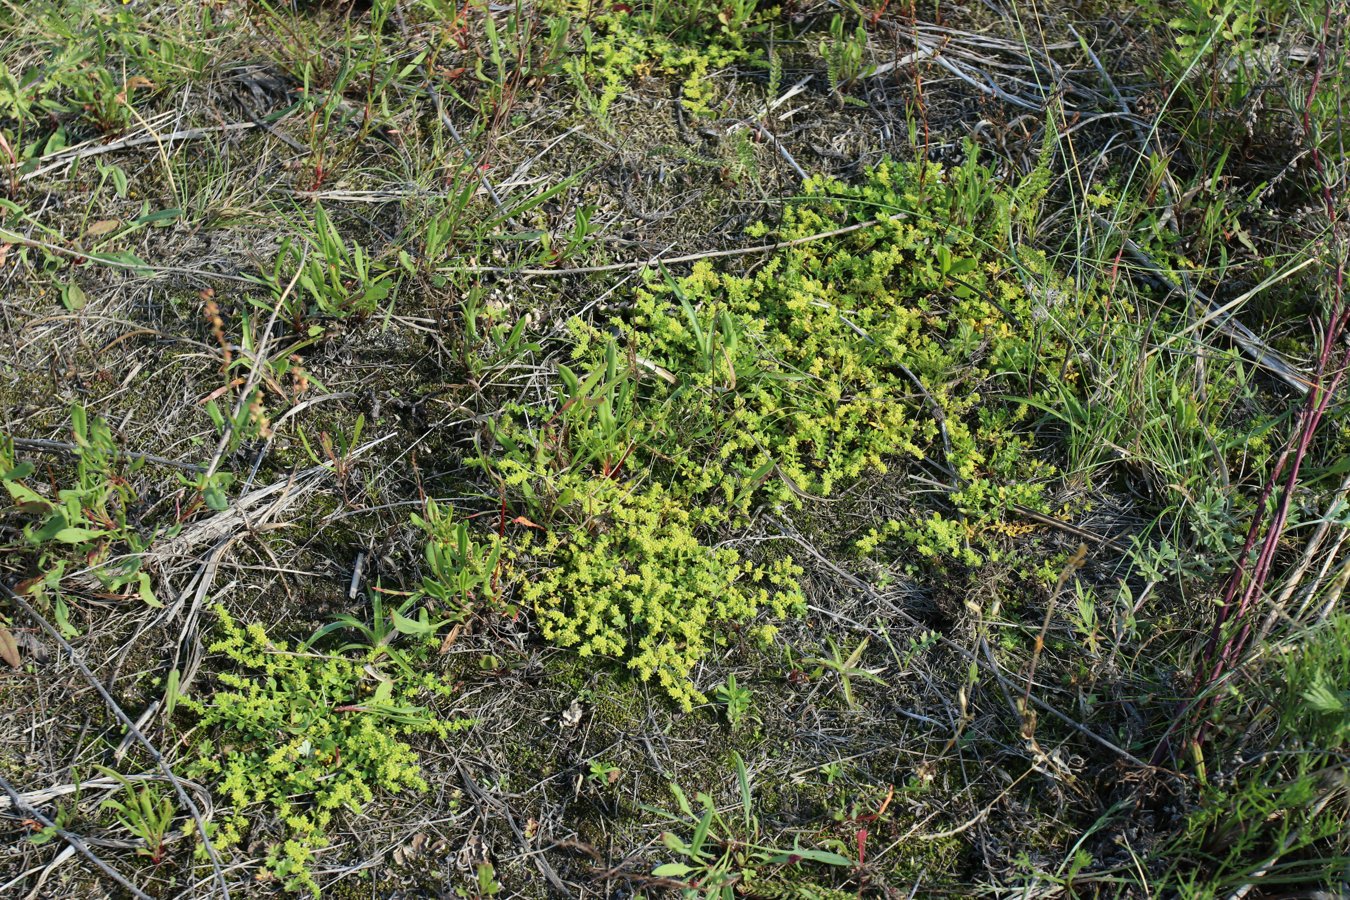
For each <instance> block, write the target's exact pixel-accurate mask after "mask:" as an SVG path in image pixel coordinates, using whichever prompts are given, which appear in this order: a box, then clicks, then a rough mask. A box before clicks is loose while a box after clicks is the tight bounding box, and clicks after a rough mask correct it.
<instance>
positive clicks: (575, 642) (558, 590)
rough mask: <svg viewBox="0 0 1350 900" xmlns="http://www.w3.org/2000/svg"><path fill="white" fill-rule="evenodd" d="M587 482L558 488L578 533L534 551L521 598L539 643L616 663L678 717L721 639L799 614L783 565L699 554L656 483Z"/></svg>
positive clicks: (681, 509) (688, 526)
mask: <svg viewBox="0 0 1350 900" xmlns="http://www.w3.org/2000/svg"><path fill="white" fill-rule="evenodd" d="M588 481H589V483H586V482H583V479H581V478H579V477H578V476H575V475H574V476H568V477H567V478H566V482H567V487H565V488H564V490H568V491H569V492H570V494H571V496H572V497H573V499H572V500H571V502H570V503H569V504H567V507H566V508H564V509H562V510H560V511H559V512H560V514H561V515H563V516H568V517H571V518H573V519H574V520H575V521H576V522H577V524H576V525H574V526H573V527H570V528H555V529H553V530H551V531H550V532H549V535H548V537H547V538H545V540H544V542H543V543H542V545H541V546H539V547H537V548H535V552H536V554H537V555H538V556H539V558H541V559H545V560H547V561H548V562H547V564H546V567H545V568H544V569H543V571H542V572H540V573H539V574H537V575H536V576H534V577H532V578H531V579H530V581H529V583H528V584H526V585H525V586H524V589H523V591H524V598H525V599H526V600H527V601H528V602H530V603H532V604H533V605H534V609H535V613H536V615H537V616H538V618H539V622H540V626H541V628H542V630H543V633H544V637H545V638H547V639H548V640H551V641H553V642H554V643H556V644H558V645H559V646H562V647H575V648H576V649H577V651H578V652H579V653H580V654H581V655H582V656H591V655H593V654H594V655H597V656H611V657H618V658H621V659H624V660H626V661H627V666H628V668H629V669H631V670H633V671H635V672H636V673H637V674H638V676H639V677H640V678H641V679H642V680H644V681H646V680H648V679H651V678H652V677H655V678H656V680H657V681H658V682H659V683H660V685H661V687H662V688H663V689H665V691H666V692H667V693H668V694H669V695H670V696H671V697H672V698H673V699H675V700H676V701H677V702H678V703H679V704H680V705H681V706H682V707H684V708H685V709H686V710H688V709H690V708H692V705H693V703H694V702H703V701H704V700H706V698H705V697H704V695H703V694H702V693H701V692H700V691H699V690H698V689H697V688H695V687H694V685H693V682H692V681H691V679H690V676H691V673H692V671H693V668H694V666H695V665H696V664H697V663H698V661H699V660H700V659H702V658H703V657H704V656H706V655H707V654H708V652H709V651H710V650H712V648H713V647H715V646H718V645H723V644H725V643H726V642H727V635H728V633H729V632H730V631H731V630H732V629H734V628H737V627H739V626H742V625H744V624H745V623H748V622H751V621H752V620H753V619H754V618H755V617H756V616H757V615H759V613H760V611H761V610H762V609H770V610H772V612H773V614H774V615H775V616H778V617H780V618H781V617H783V616H786V615H789V614H791V613H793V612H798V611H800V610H801V609H802V608H804V600H803V598H802V594H801V589H800V588H799V587H798V585H797V577H798V576H799V575H800V574H801V570H800V569H799V568H797V567H796V566H794V565H793V564H792V562H791V560H787V559H779V560H776V561H773V562H771V563H768V564H766V565H757V564H755V563H753V562H749V561H745V560H742V559H741V557H740V555H739V554H738V553H737V552H736V551H735V550H732V549H730V548H726V547H721V548H717V547H712V546H709V545H707V544H706V543H704V541H703V540H702V539H701V538H700V536H699V530H698V527H697V526H698V521H699V517H698V515H697V514H696V513H693V512H691V511H690V509H689V505H688V504H686V503H685V502H683V501H681V500H679V499H677V498H676V497H674V496H672V495H671V493H670V492H669V491H668V490H667V489H666V488H664V487H663V486H662V485H660V484H642V483H640V482H636V481H631V482H618V481H613V480H609V479H598V480H595V479H589V480H588ZM761 635H762V632H761Z"/></svg>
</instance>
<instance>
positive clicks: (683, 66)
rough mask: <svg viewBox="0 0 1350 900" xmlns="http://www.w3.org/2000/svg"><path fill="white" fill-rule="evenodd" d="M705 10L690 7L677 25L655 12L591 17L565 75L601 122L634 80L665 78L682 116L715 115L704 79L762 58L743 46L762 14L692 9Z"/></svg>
mask: <svg viewBox="0 0 1350 900" xmlns="http://www.w3.org/2000/svg"><path fill="white" fill-rule="evenodd" d="M703 5H704V4H702V3H698V2H695V3H693V4H691V9H689V10H687V14H686V15H683V16H681V18H680V21H678V22H671V21H667V20H665V19H663V18H662V17H660V16H659V15H657V14H656V13H654V12H631V11H616V12H610V13H606V14H604V15H601V16H597V17H595V19H594V20H593V21H592V23H591V24H590V25H588V26H586V27H585V28H583V29H582V33H581V38H582V42H583V53H581V54H580V55H579V56H577V57H576V58H574V59H573V60H571V61H570V62H569V63H568V69H569V72H570V73H571V75H572V78H573V81H574V83H576V84H577V85H578V86H579V87H581V88H582V89H583V91H584V93H585V94H587V95H589V96H590V105H591V107H592V109H593V110H594V111H595V112H596V113H597V114H598V115H601V116H603V115H605V113H607V112H608V110H609V107H610V105H611V104H612V103H613V102H614V101H615V100H616V99H618V98H619V96H621V95H622V94H623V93H624V92H625V91H627V90H629V88H630V87H631V85H632V84H633V82H634V80H635V79H638V78H641V77H644V76H649V75H663V76H667V77H670V78H675V79H678V81H679V84H680V100H681V102H682V103H683V104H684V107H685V109H686V110H688V111H689V112H690V113H693V114H695V115H711V114H713V113H714V111H715V103H716V100H717V93H716V90H715V89H714V87H713V86H712V84H711V83H710V82H709V77H708V76H709V74H710V73H712V72H713V71H715V70H717V69H720V68H724V67H726V66H730V65H735V64H744V63H751V62H755V61H757V60H759V59H760V58H761V57H762V53H760V52H759V51H758V50H755V49H753V48H750V47H747V46H746V45H745V42H744V40H745V35H746V34H747V33H750V32H753V31H755V30H757V29H758V23H759V19H760V17H761V15H762V14H761V13H760V12H759V11H758V9H757V8H756V7H757V3H756V2H755V0H748V2H745V0H742V2H738V3H734V4H732V6H733V7H737V9H736V10H735V12H734V13H733V14H731V15H728V14H727V12H726V9H716V10H714V9H709V10H707V11H706V13H705V14H699V12H698V10H697V9H695V8H693V7H700V6H703ZM678 8H679V5H676V6H673V7H672V9H678ZM727 9H730V7H728V8H727Z"/></svg>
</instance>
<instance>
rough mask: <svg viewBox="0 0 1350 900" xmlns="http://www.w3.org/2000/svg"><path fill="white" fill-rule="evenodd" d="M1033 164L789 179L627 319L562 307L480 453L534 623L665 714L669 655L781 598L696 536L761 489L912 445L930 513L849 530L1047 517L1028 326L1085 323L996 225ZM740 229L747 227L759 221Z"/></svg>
mask: <svg viewBox="0 0 1350 900" xmlns="http://www.w3.org/2000/svg"><path fill="white" fill-rule="evenodd" d="M1043 191H1044V182H1043V180H1036V179H1030V180H1028V181H1027V182H1026V183H1025V185H1024V186H1023V187H1021V188H1011V189H1009V188H1007V187H1004V186H1002V185H1001V184H1000V183H999V182H998V181H997V180H996V178H995V176H994V174H993V173H992V172H991V171H990V170H989V169H987V168H986V167H984V166H982V165H980V164H979V163H978V161H977V160H976V159H975V157H974V153H973V151H972V152H971V155H970V159H969V161H968V162H967V164H966V165H964V166H962V167H960V168H957V169H953V170H944V169H942V168H941V167H939V166H936V165H933V164H930V163H913V164H903V163H890V162H888V163H884V164H882V165H880V166H878V167H877V168H876V169H874V170H872V171H871V172H870V173H869V175H868V177H867V178H866V180H864V181H863V182H862V183H861V184H859V185H856V186H849V185H845V184H842V183H840V182H838V181H835V180H832V179H826V178H814V179H811V180H809V181H808V182H807V183H806V185H805V197H804V198H803V200H802V202H800V203H798V204H796V205H794V206H792V207H789V208H788V209H787V210H786V211H785V214H784V218H783V221H782V224H781V225H780V226H779V228H778V229H777V232H776V233H775V234H773V235H772V236H773V237H774V238H776V239H777V240H779V241H782V242H785V243H787V244H789V246H788V247H786V248H785V249H784V250H783V251H782V252H780V253H778V254H777V255H775V256H773V257H771V258H770V259H769V260H768V262H766V263H765V264H764V265H762V266H759V267H757V268H753V269H752V270H750V271H732V270H727V269H718V268H715V267H714V266H713V265H712V264H711V263H709V262H701V263H698V264H696V265H695V266H694V268H693V270H692V272H690V273H689V274H688V275H686V276H684V277H680V278H675V277H672V276H670V275H669V274H667V273H664V272H660V273H651V274H649V277H648V279H647V281H646V284H645V286H644V287H643V288H642V289H640V290H639V291H638V293H637V296H636V299H635V303H634V307H633V309H632V311H631V312H630V313H629V314H627V315H625V316H621V317H617V318H615V319H612V320H611V321H609V322H605V323H584V322H581V321H575V322H573V323H572V334H573V337H574V338H575V344H574V346H573V348H572V354H571V355H572V361H573V363H574V364H575V366H576V368H577V370H578V371H579V372H582V373H584V374H577V373H576V372H574V371H573V369H572V368H570V367H568V366H561V367H559V378H558V382H557V384H556V390H555V395H554V396H553V397H552V398H550V400H549V401H548V402H547V403H546V404H545V405H544V408H542V409H541V408H538V407H535V408H529V409H527V408H524V407H521V408H518V409H514V410H511V411H509V412H508V415H507V416H505V417H504V418H503V419H502V420H501V421H499V422H498V423H497V424H496V429H495V433H496V436H497V439H498V442H499V444H500V447H501V450H502V452H501V453H500V454H498V455H496V456H495V457H485V458H484V460H483V465H484V466H486V467H488V468H490V469H491V470H493V471H494V473H495V474H496V476H497V477H498V478H499V479H500V483H501V484H502V485H503V486H504V487H506V488H508V489H510V490H512V491H514V492H517V493H518V495H519V496H520V498H521V499H522V500H523V501H524V502H525V504H526V505H527V506H528V507H529V509H530V512H531V515H532V516H533V517H534V522H535V523H537V524H540V526H541V528H543V529H544V530H545V534H546V537H545V538H544V539H543V540H542V541H538V542H531V543H529V544H528V545H522V546H518V547H517V551H516V566H515V569H516V572H517V574H518V576H519V573H520V572H526V571H531V570H533V571H532V572H531V574H530V577H529V578H528V579H527V582H528V583H526V584H525V585H524V587H523V596H524V598H525V599H526V600H527V601H528V602H529V603H530V604H532V606H533V608H534V611H535V613H536V615H537V616H538V617H539V620H540V623H541V625H542V629H543V632H544V635H545V637H547V638H548V639H549V640H552V641H554V642H556V643H558V644H560V645H561V646H566V647H576V648H578V649H579V650H580V651H581V652H582V653H585V654H588V655H590V654H596V655H604V656H611V657H617V658H619V659H622V660H624V661H625V662H626V663H627V665H628V666H629V667H630V668H631V669H633V670H634V671H636V672H637V673H639V674H640V675H641V677H643V678H644V679H647V678H651V677H656V678H658V680H659V681H660V682H661V684H662V686H663V687H664V688H665V689H666V691H667V692H668V693H669V694H670V695H671V696H672V697H673V698H675V699H676V700H677V701H678V702H680V703H681V704H682V705H683V706H685V707H686V708H687V707H688V706H689V705H690V704H691V703H692V702H693V701H694V700H702V699H703V695H702V694H701V693H700V692H699V691H698V690H697V689H696V688H695V687H694V686H693V685H692V683H691V681H690V675H691V673H692V672H693V669H694V666H695V665H696V664H697V662H698V661H699V660H700V659H702V658H703V657H704V656H706V655H707V653H708V652H709V651H710V650H711V649H712V648H713V647H714V646H717V645H718V644H721V643H725V642H726V641H727V640H728V635H729V633H730V632H731V631H732V630H734V629H736V628H740V627H741V626H743V625H744V624H746V623H748V622H750V621H751V620H752V619H753V618H754V617H755V616H757V615H759V614H760V613H761V612H762V611H763V610H766V609H767V610H771V611H772V612H773V613H774V614H775V615H779V616H782V615H785V614H788V613H790V612H791V611H793V610H796V609H800V608H802V605H803V604H802V597H801V589H800V587H799V586H798V585H797V584H796V580H795V579H796V576H797V575H798V574H799V570H798V569H797V568H796V567H795V566H794V565H793V563H792V561H791V560H790V559H785V558H780V559H778V560H777V561H775V562H773V563H770V564H768V565H767V566H760V565H755V564H751V563H747V562H744V561H742V560H741V559H740V558H739V556H738V555H737V554H735V553H734V552H733V551H731V550H729V549H727V548H723V547H718V546H717V542H716V541H717V537H718V535H719V533H720V532H721V531H722V530H724V529H725V528H726V527H727V526H728V525H731V524H733V523H735V522H736V521H737V520H740V519H744V518H745V517H747V516H748V515H749V514H750V512H751V511H752V510H753V509H754V508H756V507H758V506H761V505H764V504H790V505H800V504H801V503H802V501H803V499H804V498H808V497H812V496H824V495H828V494H831V493H835V492H837V491H838V490H839V489H840V488H841V487H845V486H847V485H849V484H851V483H854V482H855V481H856V480H857V479H858V478H860V477H862V476H865V475H867V474H869V473H876V472H884V471H886V470H887V469H888V468H891V467H894V466H897V465H905V464H906V462H905V461H909V464H912V463H914V462H918V461H922V462H925V463H927V464H928V467H927V472H928V473H929V474H928V476H927V477H930V478H931V477H932V474H933V473H937V475H938V477H941V478H942V479H943V481H944V482H946V483H948V484H949V485H951V490H950V491H949V492H948V500H949V502H948V503H947V504H946V509H944V511H943V512H941V513H937V512H933V511H932V510H931V509H928V508H925V509H916V511H915V512H914V513H913V514H912V518H911V519H910V520H909V521H904V522H897V523H895V524H893V525H890V526H885V527H883V528H882V530H881V531H877V532H875V533H874V534H873V535H871V536H869V537H868V538H865V539H864V541H865V543H867V544H868V546H869V549H871V550H875V549H877V548H878V547H879V546H880V545H881V544H882V543H884V542H886V541H888V540H893V539H898V540H900V541H902V542H903V544H904V545H906V546H908V547H910V548H911V549H913V550H916V551H917V557H916V558H917V559H918V560H923V559H925V558H929V559H932V558H943V559H954V560H956V561H958V562H961V563H964V564H968V565H975V564H978V563H979V561H980V559H981V555H980V549H979V548H981V547H983V548H992V547H993V545H994V544H995V539H996V538H998V537H1000V536H1006V535H1008V534H1010V533H1011V531H1012V529H1013V528H1014V526H1013V525H1012V524H1011V523H1010V515H1009V514H1010V513H1011V512H1012V511H1013V509H1014V507H1015V506H1017V505H1029V506H1034V507H1036V508H1038V509H1041V510H1048V508H1049V504H1048V502H1047V501H1046V500H1045V499H1044V497H1043V488H1042V485H1043V484H1044V483H1045V482H1046V481H1047V480H1048V479H1049V478H1050V477H1051V476H1052V475H1053V474H1054V469H1053V467H1052V466H1051V465H1050V464H1049V463H1048V462H1046V461H1045V460H1043V459H1041V458H1039V457H1038V456H1036V455H1035V454H1034V453H1033V452H1032V451H1033V447H1032V442H1031V439H1030V437H1029V436H1028V435H1027V434H1026V431H1027V420H1028V419H1029V413H1028V405H1027V404H1026V403H1024V402H1021V401H1019V400H1017V399H1015V398H1014V397H1012V396H1010V395H1011V393H1012V392H1025V393H1027V394H1029V395H1032V396H1035V392H1034V391H1032V390H1030V387H1029V386H1030V385H1031V383H1032V382H1033V378H1032V373H1034V372H1036V371H1039V370H1041V369H1043V368H1046V367H1054V369H1055V371H1056V372H1057V373H1058V374H1059V376H1060V377H1062V378H1068V379H1070V380H1072V379H1073V378H1074V377H1075V373H1076V372H1077V360H1076V358H1075V357H1074V356H1073V354H1072V353H1071V352H1070V351H1069V349H1068V347H1067V345H1066V344H1065V343H1064V342H1062V341H1060V340H1058V339H1057V338H1056V336H1055V334H1054V333H1053V331H1052V330H1051V329H1050V328H1049V327H1048V326H1047V325H1046V324H1045V322H1046V320H1048V318H1049V317H1048V316H1047V315H1046V312H1045V307H1046V306H1047V305H1050V304H1058V305H1062V306H1068V305H1070V304H1073V306H1074V309H1072V310H1068V309H1065V310H1057V313H1058V314H1074V315H1077V316H1079V317H1080V318H1081V319H1082V320H1083V321H1085V322H1087V323H1095V324H1097V325H1100V323H1101V322H1102V315H1103V314H1102V313H1101V312H1100V311H1099V310H1098V309H1097V308H1096V306H1095V305H1094V303H1093V301H1092V298H1091V296H1090V295H1087V296H1080V295H1078V294H1075V293H1073V292H1071V291H1069V290H1068V289H1067V287H1066V286H1064V285H1063V284H1061V283H1060V282H1059V281H1058V280H1057V279H1056V278H1055V276H1054V275H1053V274H1052V273H1051V271H1050V267H1049V265H1048V264H1047V263H1046V261H1045V259H1044V258H1043V257H1042V256H1040V255H1039V254H1037V253H1035V252H1033V251H1030V250H1028V249H1025V248H1022V247H1020V246H1019V244H1018V242H1017V239H1016V235H1015V229H1016V227H1017V223H1018V222H1022V221H1025V220H1026V219H1027V218H1028V214H1027V212H1026V209H1027V207H1028V205H1034V204H1036V203H1037V202H1039V198H1040V194H1041V192H1043ZM751 233H752V236H753V237H757V238H768V237H770V235H771V231H770V229H769V228H768V227H767V226H763V225H761V226H758V227H756V228H754V229H752V232H751Z"/></svg>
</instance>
